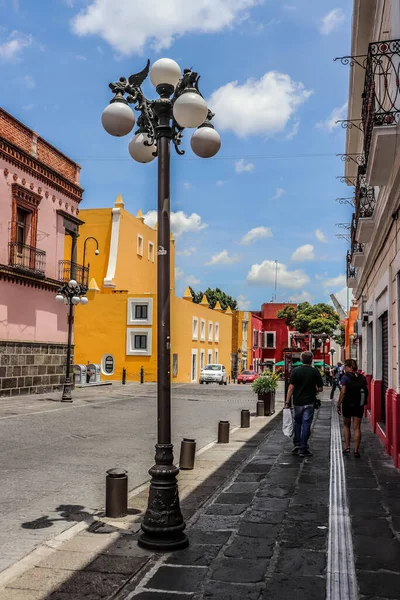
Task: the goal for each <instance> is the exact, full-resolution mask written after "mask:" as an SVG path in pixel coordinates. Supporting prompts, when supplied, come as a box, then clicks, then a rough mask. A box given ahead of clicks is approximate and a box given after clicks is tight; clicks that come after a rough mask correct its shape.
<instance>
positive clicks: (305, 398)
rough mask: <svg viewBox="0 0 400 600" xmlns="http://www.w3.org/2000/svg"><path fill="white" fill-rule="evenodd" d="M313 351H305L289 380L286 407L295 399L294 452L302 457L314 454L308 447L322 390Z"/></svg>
mask: <svg viewBox="0 0 400 600" xmlns="http://www.w3.org/2000/svg"><path fill="white" fill-rule="evenodd" d="M313 358H314V357H313V354H312V352H303V353H302V355H301V356H300V360H301V362H302V363H303V364H302V365H300V366H298V367H295V368H294V369H293V370H292V372H291V374H290V380H289V388H288V391H287V396H286V402H285V408H290V403H291V400H292V399H293V411H294V440H293V443H294V448H293V450H292V453H293V454H299V456H301V457H306V456H312V452H311V451H310V449H309V447H308V438H309V437H310V432H311V424H312V420H313V417H314V411H315V405H316V404H317V393H318V392H322V390H323V382H322V377H321V373H320V372H319V371H318V369H316V368H315V367H313V366H312V361H313Z"/></svg>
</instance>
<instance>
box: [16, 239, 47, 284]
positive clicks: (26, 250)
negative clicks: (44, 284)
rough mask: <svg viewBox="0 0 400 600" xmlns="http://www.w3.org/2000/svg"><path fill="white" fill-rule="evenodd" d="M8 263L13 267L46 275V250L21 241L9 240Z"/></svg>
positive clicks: (38, 274) (40, 275)
mask: <svg viewBox="0 0 400 600" xmlns="http://www.w3.org/2000/svg"><path fill="white" fill-rule="evenodd" d="M8 250H9V255H8V264H9V266H10V267H12V268H13V269H16V270H18V271H25V272H27V273H31V274H32V275H36V276H39V277H44V274H45V271H46V252H45V251H44V250H38V249H37V248H33V246H28V245H27V244H21V243H20V242H8Z"/></svg>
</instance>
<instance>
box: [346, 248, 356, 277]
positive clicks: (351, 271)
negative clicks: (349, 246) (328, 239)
mask: <svg viewBox="0 0 400 600" xmlns="http://www.w3.org/2000/svg"><path fill="white" fill-rule="evenodd" d="M356 277H357V269H356V267H353V265H352V264H351V252H350V251H348V252H347V279H356Z"/></svg>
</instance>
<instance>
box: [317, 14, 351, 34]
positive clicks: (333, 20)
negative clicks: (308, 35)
mask: <svg viewBox="0 0 400 600" xmlns="http://www.w3.org/2000/svg"><path fill="white" fill-rule="evenodd" d="M345 20H346V15H345V14H344V12H343V10H342V9H341V8H334V9H332V10H331V11H330V12H328V14H327V15H325V16H324V17H323V18H322V19H321V22H320V25H319V31H320V33H322V35H329V34H330V33H332V31H335V29H338V27H340V25H341V24H342V23H343V21H345Z"/></svg>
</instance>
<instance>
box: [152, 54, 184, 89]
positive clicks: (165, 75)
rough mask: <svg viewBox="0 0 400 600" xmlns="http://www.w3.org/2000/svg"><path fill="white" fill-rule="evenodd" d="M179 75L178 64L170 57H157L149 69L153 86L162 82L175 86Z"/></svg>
mask: <svg viewBox="0 0 400 600" xmlns="http://www.w3.org/2000/svg"><path fill="white" fill-rule="evenodd" d="M181 75H182V73H181V68H180V66H179V65H178V63H177V62H175V61H174V60H172V59H171V58H159V59H158V60H156V62H155V63H153V66H152V67H151V69H150V80H151V83H152V84H153V85H154V87H157V86H158V85H161V84H163V83H167V84H169V85H173V86H174V87H175V86H176V84H177V83H178V81H179V80H180V78H181Z"/></svg>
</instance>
